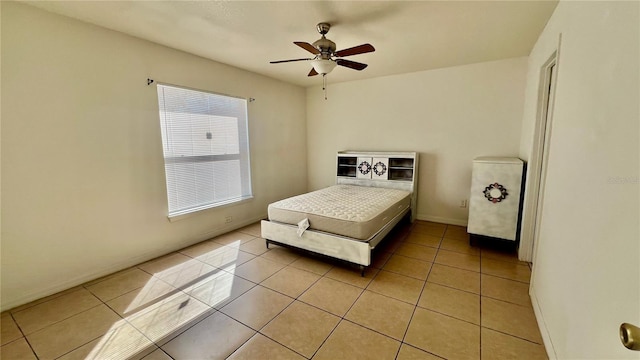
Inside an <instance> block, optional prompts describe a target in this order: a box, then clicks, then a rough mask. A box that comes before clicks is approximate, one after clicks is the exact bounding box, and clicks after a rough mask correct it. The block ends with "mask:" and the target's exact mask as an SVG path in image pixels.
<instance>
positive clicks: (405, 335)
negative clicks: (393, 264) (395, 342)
mask: <svg viewBox="0 0 640 360" xmlns="http://www.w3.org/2000/svg"><path fill="white" fill-rule="evenodd" d="M412 231H413V229H412ZM446 232H447V228H446V227H445V229H444V232H443V233H442V237H441V238H440V243H439V245H438V248H437V249H436V253H435V255H434V256H433V263H432V264H431V266H430V267H429V272H428V273H427V279H429V275H431V270H433V264H435V261H436V257H437V256H438V252H440V245H441V244H442V239H443V238H444V234H445V233H446ZM427 279H425V280H424V284H422V289H420V295H418V300H417V301H416V304H415V306H414V307H413V312H412V313H411V317H410V318H409V323H408V324H407V328H406V329H405V330H404V334H403V335H402V342H401V344H400V348H399V349H398V352H397V353H396V357H395V358H396V359H397V358H398V356H399V355H400V349H402V344H405V339H406V337H407V333H408V332H409V328H410V327H411V322H412V321H413V317H414V316H415V314H416V311H417V310H418V307H419V306H418V303H419V302H420V298H421V297H422V294H423V293H424V289H425V288H426V287H427ZM420 308H421V307H420ZM407 344H408V343H407ZM408 345H409V344H408ZM421 350H423V351H426V350H424V349H421ZM429 353H431V352H429Z"/></svg>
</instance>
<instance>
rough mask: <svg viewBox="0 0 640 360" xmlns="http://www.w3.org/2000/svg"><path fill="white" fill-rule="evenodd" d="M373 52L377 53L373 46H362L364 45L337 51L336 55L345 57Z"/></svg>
mask: <svg viewBox="0 0 640 360" xmlns="http://www.w3.org/2000/svg"><path fill="white" fill-rule="evenodd" d="M373 51H376V49H375V48H374V47H373V45H371V44H362V45H358V46H354V47H352V48H348V49H344V50H339V51H336V52H335V53H334V55H335V56H338V57H344V56H351V55H358V54H364V53H368V52H373Z"/></svg>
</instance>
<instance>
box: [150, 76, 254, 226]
mask: <svg viewBox="0 0 640 360" xmlns="http://www.w3.org/2000/svg"><path fill="white" fill-rule="evenodd" d="M160 87H169V88H176V89H180V90H188V91H195V92H198V93H202V94H206V95H214V96H220V97H226V98H232V99H237V100H243V101H244V104H243V106H244V114H245V115H246V116H245V117H244V119H241V118H237V119H238V129H237V130H238V138H237V139H238V144H239V145H238V146H239V149H238V153H237V154H221V155H192V156H175V155H174V156H166V155H165V152H166V150H167V149H166V148H165V143H166V142H167V141H168V138H167V137H166V136H167V135H166V129H165V126H166V125H167V123H166V120H165V119H163V113H166V111H165V109H162V108H161V106H162V105H161V104H162V103H161V100H160V93H159V92H160ZM156 96H157V100H158V103H157V104H158V106H157V111H158V119H159V126H160V128H161V129H160V130H161V136H160V139H161V142H162V159H163V165H164V179H165V189H166V201H167V213H168V214H167V217H168V219H169V221H176V220H180V219H183V218H186V217H189V216H191V215H194V214H197V213H199V212H202V211H205V210H211V209H216V208H220V207H225V206H229V205H236V204H239V203H243V202H246V201H249V200H251V199H253V179H252V174H251V146H250V141H249V106H248V105H249V102H250V99H249V98H246V97H240V96H233V95H228V94H224V93H218V92H214V91H209V90H202V89H196V88H191V87H187V86H181V85H175V84H170V83H163V82H157V83H156ZM163 102H164V100H163ZM208 115H213V116H222V117H226V116H227V115H215V114H208ZM242 122H244V124H242ZM244 136H246V146H243V141H242V138H243V137H244ZM245 147H246V149H245ZM243 152H244V154H243ZM243 158H245V159H246V160H244V161H245V162H246V165H245V164H243ZM229 160H238V161H239V163H240V178H239V179H237V181H246V182H247V186H246V188H247V190H248V191H247V193H246V194H244V192H242V191H241V195H240V196H238V197H234V198H230V199H225V200H220V201H214V202H209V203H207V204H202V205H194V206H192V207H189V208H186V209H181V210H174V211H171V209H170V196H171V193H170V192H171V191H172V190H170V189H169V188H170V186H169V181H168V177H169V175H168V171H167V165H173V164H179V163H193V164H196V163H203V162H217V161H229ZM245 166H246V169H243V167H245ZM243 172H244V173H246V176H244V177H243V176H242V173H243ZM242 188H243V186H242V185H241V189H242Z"/></svg>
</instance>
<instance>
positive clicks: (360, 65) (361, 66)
mask: <svg viewBox="0 0 640 360" xmlns="http://www.w3.org/2000/svg"><path fill="white" fill-rule="evenodd" d="M336 64H338V65H340V66H345V67H348V68H350V69H354V70H358V71H359V70H364V68H366V67H367V66H368V65H367V64H363V63H359V62H355V61H350V60H345V59H336Z"/></svg>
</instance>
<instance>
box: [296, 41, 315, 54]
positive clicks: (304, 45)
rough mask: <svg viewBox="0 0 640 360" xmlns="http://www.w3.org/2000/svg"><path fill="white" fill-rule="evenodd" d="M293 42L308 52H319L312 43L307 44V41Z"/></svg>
mask: <svg viewBox="0 0 640 360" xmlns="http://www.w3.org/2000/svg"><path fill="white" fill-rule="evenodd" d="M293 43H294V44H296V45H298V46H300V47H301V48H303V49H305V50H307V51H308V52H310V53H312V54H313V55H318V54H320V51H318V49H316V48H314V47H313V45H311V44H309V43H308V42H304V41H294V42H293Z"/></svg>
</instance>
